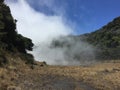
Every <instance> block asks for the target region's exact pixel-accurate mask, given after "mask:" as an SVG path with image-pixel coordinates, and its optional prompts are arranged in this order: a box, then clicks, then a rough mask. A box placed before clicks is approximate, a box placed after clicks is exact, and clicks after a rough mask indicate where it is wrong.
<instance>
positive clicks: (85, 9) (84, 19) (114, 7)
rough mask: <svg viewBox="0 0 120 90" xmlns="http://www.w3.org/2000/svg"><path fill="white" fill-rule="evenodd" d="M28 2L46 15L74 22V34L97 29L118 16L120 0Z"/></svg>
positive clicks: (40, 0) (30, 0)
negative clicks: (60, 16)
mask: <svg viewBox="0 0 120 90" xmlns="http://www.w3.org/2000/svg"><path fill="white" fill-rule="evenodd" d="M44 1H45V2H44ZM37 2H39V3H37ZM43 2H44V5H43ZM28 3H29V4H30V5H31V6H32V7H33V8H34V9H35V10H37V11H40V12H43V13H45V14H47V15H54V14H58V15H63V16H64V18H66V19H67V20H69V24H72V23H74V25H75V27H74V28H75V30H74V31H75V33H76V34H82V33H87V32H91V31H94V30H97V29H99V28H101V27H102V26H104V25H106V24H107V23H108V22H110V21H111V20H113V19H114V18H116V17H118V16H120V10H119V9H120V0H28ZM46 3H47V5H45V4H46Z"/></svg>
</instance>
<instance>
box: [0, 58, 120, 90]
mask: <svg viewBox="0 0 120 90" xmlns="http://www.w3.org/2000/svg"><path fill="white" fill-rule="evenodd" d="M21 63H22V64H21ZM13 64H14V65H13ZM0 90H120V62H104V63H98V64H95V65H91V66H50V65H42V63H37V64H36V65H34V67H31V66H27V65H26V64H25V63H23V62H22V61H20V60H19V61H18V62H17V63H16V62H14V61H13V63H11V64H10V65H9V66H7V67H4V68H0Z"/></svg>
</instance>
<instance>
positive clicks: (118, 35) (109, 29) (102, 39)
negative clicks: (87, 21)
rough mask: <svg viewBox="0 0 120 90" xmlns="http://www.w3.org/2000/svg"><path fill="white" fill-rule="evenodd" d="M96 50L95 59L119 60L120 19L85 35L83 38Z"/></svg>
mask: <svg viewBox="0 0 120 90" xmlns="http://www.w3.org/2000/svg"><path fill="white" fill-rule="evenodd" d="M83 36H84V39H83V40H86V41H87V42H89V43H90V44H92V45H94V46H95V47H96V48H97V50H96V52H97V54H96V58H97V59H101V60H104V59H107V60H110V59H120V17H117V18H115V19H114V20H113V21H112V22H110V23H108V24H107V25H106V26H104V27H102V28H101V29H99V30H97V31H95V32H92V33H90V34H85V35H82V36H80V37H83Z"/></svg>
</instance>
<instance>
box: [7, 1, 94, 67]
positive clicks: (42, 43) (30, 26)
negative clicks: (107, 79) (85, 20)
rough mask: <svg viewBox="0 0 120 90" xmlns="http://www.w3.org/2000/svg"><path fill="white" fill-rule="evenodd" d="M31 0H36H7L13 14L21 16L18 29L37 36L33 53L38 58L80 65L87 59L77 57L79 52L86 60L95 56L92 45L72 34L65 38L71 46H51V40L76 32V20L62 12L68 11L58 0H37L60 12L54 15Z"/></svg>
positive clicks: (51, 62) (23, 32)
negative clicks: (44, 10)
mask: <svg viewBox="0 0 120 90" xmlns="http://www.w3.org/2000/svg"><path fill="white" fill-rule="evenodd" d="M27 1H28V2H29V3H34V2H35V1H34V2H33V0H6V3H7V4H8V5H9V6H10V8H11V11H12V15H13V17H14V18H15V19H17V20H18V22H17V31H18V33H20V34H22V35H24V36H26V37H29V38H31V39H32V40H33V42H34V44H35V46H34V50H33V52H31V53H33V55H34V57H35V59H36V60H39V61H46V62H47V63H48V64H55V65H56V64H59V65H80V64H81V63H82V62H83V61H81V60H78V59H75V58H74V57H75V56H76V55H77V56H79V55H82V57H81V58H82V60H87V59H88V58H89V59H93V58H94V52H93V51H94V49H93V48H92V46H90V45H89V44H87V43H84V42H81V41H78V40H77V41H76V40H74V39H71V38H69V39H68V40H65V41H64V39H63V40H62V41H63V42H67V43H68V44H70V46H71V47H70V48H68V47H66V46H64V47H62V48H61V47H58V48H51V47H50V46H51V45H52V42H51V41H53V40H55V39H56V40H60V42H61V39H60V38H59V37H60V36H67V35H69V34H71V33H73V28H74V23H73V22H70V21H69V20H67V19H65V17H64V15H61V14H59V13H63V12H64V11H62V9H57V8H55V7H56V5H54V0H39V1H38V0H36V2H35V3H41V2H42V3H41V5H43V6H44V5H45V6H47V7H48V8H50V9H52V10H53V11H54V12H57V14H54V15H47V14H45V13H43V12H40V11H36V10H35V9H34V8H33V7H32V6H31V5H30V4H29V3H28V2H27ZM30 1H31V2H30ZM37 1H38V2H37ZM33 6H34V5H33ZM58 12H59V13H58ZM68 23H69V24H70V25H68ZM81 53H83V54H81ZM90 57H91V58H90ZM84 62H85V61H84Z"/></svg>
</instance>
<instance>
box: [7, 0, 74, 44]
mask: <svg viewBox="0 0 120 90" xmlns="http://www.w3.org/2000/svg"><path fill="white" fill-rule="evenodd" d="M52 1H53V0H52ZM6 3H7V4H8V5H9V6H10V8H11V11H12V14H13V16H14V18H15V19H17V20H18V22H17V29H18V32H19V33H21V34H22V35H24V36H26V37H29V38H31V39H32V40H33V42H34V43H38V42H41V41H45V40H46V39H51V38H53V37H56V36H59V35H66V34H69V33H70V32H71V31H72V30H71V28H70V27H69V26H68V25H67V24H66V23H65V22H64V20H63V17H61V16H55V15H54V16H47V15H45V14H43V13H40V12H37V11H35V10H34V9H33V8H32V7H30V6H29V4H28V3H27V2H26V1H25V0H18V2H16V3H14V2H13V1H10V0H7V1H6ZM36 3H37V2H36ZM44 4H47V5H48V3H46V2H44ZM49 6H51V5H49Z"/></svg>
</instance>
